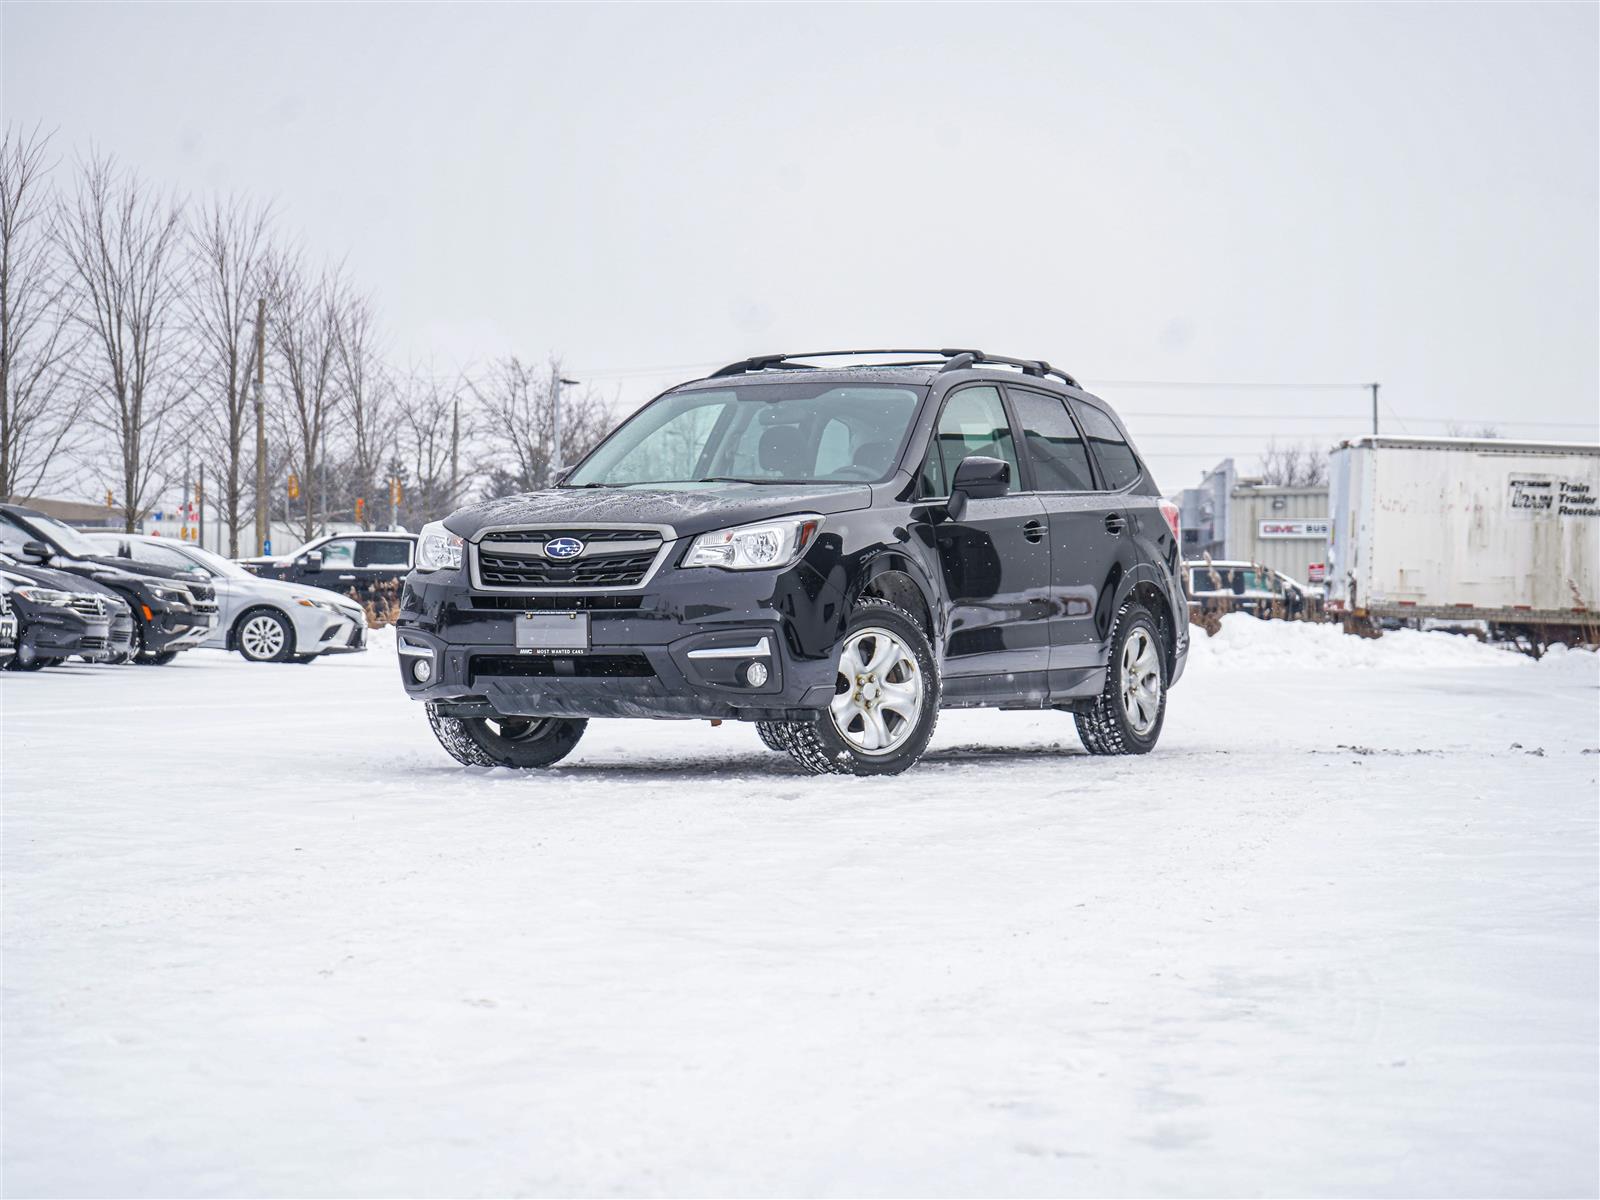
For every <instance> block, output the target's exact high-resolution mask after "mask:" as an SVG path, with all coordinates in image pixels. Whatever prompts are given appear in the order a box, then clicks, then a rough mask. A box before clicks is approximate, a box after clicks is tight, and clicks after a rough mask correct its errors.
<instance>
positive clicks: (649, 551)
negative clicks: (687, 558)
mask: <svg viewBox="0 0 1600 1200" xmlns="http://www.w3.org/2000/svg"><path fill="white" fill-rule="evenodd" d="M554 538H576V539H577V540H578V541H581V542H583V543H584V550H583V554H582V555H581V556H580V557H578V558H570V559H551V558H546V557H544V546H545V544H546V543H547V542H549V541H551V540H552V539H554ZM624 544H626V547H625V548H624ZM608 546H615V547H616V549H614V550H608V549H607V547H608ZM660 550H661V534H660V533H658V532H657V531H656V530H654V529H583V528H572V529H497V530H494V531H493V532H491V533H486V534H484V536H483V539H482V540H481V541H480V542H479V543H478V544H477V545H476V546H474V547H473V553H474V554H475V555H476V556H477V560H478V580H479V582H480V583H482V584H483V586H485V587H493V588H612V587H635V586H637V585H638V584H640V583H641V582H643V581H644V577H645V576H646V575H648V574H649V573H650V567H651V566H652V565H653V564H654V563H655V561H656V556H657V554H659V553H660Z"/></svg>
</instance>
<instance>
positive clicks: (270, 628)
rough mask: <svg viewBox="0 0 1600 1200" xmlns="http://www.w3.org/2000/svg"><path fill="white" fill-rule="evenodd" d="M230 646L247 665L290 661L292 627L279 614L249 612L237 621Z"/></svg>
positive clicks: (266, 611)
mask: <svg viewBox="0 0 1600 1200" xmlns="http://www.w3.org/2000/svg"><path fill="white" fill-rule="evenodd" d="M233 643H234V645H235V646H237V647H238V649H239V653H240V654H241V655H242V656H243V657H244V658H245V659H246V661H248V662H274V663H277V662H287V661H288V660H289V659H291V658H293V657H294V626H292V625H290V624H289V619H288V618H287V617H285V616H284V615H283V614H282V613H280V612H277V611H275V610H273V609H270V608H252V609H251V610H250V611H249V612H247V613H245V614H244V616H242V617H240V618H239V624H238V625H237V626H236V627H235V629H234V635H233Z"/></svg>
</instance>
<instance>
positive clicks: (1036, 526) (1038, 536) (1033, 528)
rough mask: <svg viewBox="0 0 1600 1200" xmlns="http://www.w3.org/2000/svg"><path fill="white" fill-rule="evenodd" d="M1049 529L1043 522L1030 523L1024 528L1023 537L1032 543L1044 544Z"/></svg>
mask: <svg viewBox="0 0 1600 1200" xmlns="http://www.w3.org/2000/svg"><path fill="white" fill-rule="evenodd" d="M1047 528H1048V527H1047V526H1046V525H1045V523H1044V522H1043V521H1029V522H1028V523H1027V524H1026V525H1024V526H1023V527H1022V536H1023V537H1025V538H1027V539H1028V540H1029V541H1030V542H1042V541H1044V535H1045V532H1046V530H1047Z"/></svg>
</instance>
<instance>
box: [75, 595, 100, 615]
mask: <svg viewBox="0 0 1600 1200" xmlns="http://www.w3.org/2000/svg"><path fill="white" fill-rule="evenodd" d="M67 606H68V607H69V608H71V609H72V610H73V611H74V612H80V613H82V614H83V615H84V616H86V617H103V616H105V615H106V606H105V605H104V604H102V603H101V602H100V597H99V596H85V595H82V594H78V595H74V596H73V597H72V599H71V600H69V601H67Z"/></svg>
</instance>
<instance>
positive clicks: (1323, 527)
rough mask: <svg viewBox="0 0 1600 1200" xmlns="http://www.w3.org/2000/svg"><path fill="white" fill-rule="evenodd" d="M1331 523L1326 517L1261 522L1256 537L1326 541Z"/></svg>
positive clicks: (1331, 528)
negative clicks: (1318, 539) (1319, 539)
mask: <svg viewBox="0 0 1600 1200" xmlns="http://www.w3.org/2000/svg"><path fill="white" fill-rule="evenodd" d="M1332 530H1333V522H1331V521H1330V520H1328V518H1327V517H1302V518H1300V519H1297V520H1290V521H1284V520H1278V521H1261V522H1259V523H1258V525H1257V536H1258V537H1262V538H1321V539H1322V540H1323V541H1326V540H1327V539H1328V535H1329V534H1330V533H1331V532H1332Z"/></svg>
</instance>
